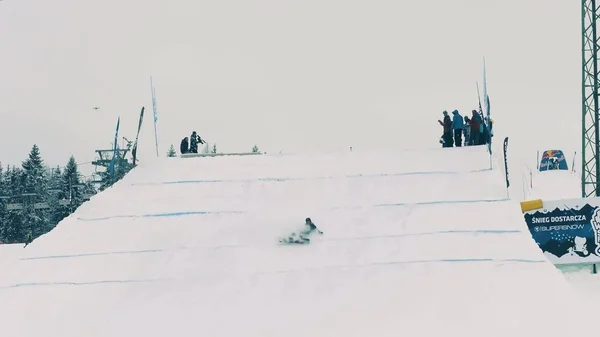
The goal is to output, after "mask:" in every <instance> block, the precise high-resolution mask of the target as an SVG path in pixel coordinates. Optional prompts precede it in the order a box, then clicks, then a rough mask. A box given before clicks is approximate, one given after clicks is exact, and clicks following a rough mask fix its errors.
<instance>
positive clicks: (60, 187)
mask: <svg viewBox="0 0 600 337" xmlns="http://www.w3.org/2000/svg"><path fill="white" fill-rule="evenodd" d="M48 186H49V189H48V191H49V197H48V199H49V200H48V203H49V204H50V219H49V221H50V223H51V227H52V228H54V227H56V225H57V224H58V223H59V222H60V221H61V220H62V219H64V217H66V216H67V215H68V214H69V208H68V206H65V205H62V204H61V201H62V200H64V199H65V192H64V183H63V173H62V171H61V170H60V167H57V168H55V169H54V170H52V174H51V175H50V178H49V181H48Z"/></svg>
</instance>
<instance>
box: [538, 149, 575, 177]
mask: <svg viewBox="0 0 600 337" xmlns="http://www.w3.org/2000/svg"><path fill="white" fill-rule="evenodd" d="M539 167H540V168H539V170H540V172H544V171H550V170H564V171H568V170H569V165H568V164H567V160H566V159H565V154H564V153H563V152H562V151H561V150H547V151H544V153H543V154H542V159H541V160H540V164H539Z"/></svg>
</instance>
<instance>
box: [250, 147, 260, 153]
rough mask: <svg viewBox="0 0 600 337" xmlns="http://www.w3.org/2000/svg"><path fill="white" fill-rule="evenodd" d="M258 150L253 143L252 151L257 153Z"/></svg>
mask: <svg viewBox="0 0 600 337" xmlns="http://www.w3.org/2000/svg"><path fill="white" fill-rule="evenodd" d="M258 151H259V149H258V146H256V145H254V146H253V147H252V153H258Z"/></svg>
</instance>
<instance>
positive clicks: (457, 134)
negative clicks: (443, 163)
mask: <svg viewBox="0 0 600 337" xmlns="http://www.w3.org/2000/svg"><path fill="white" fill-rule="evenodd" d="M464 127H465V124H464V122H463V117H462V116H461V115H460V114H459V113H458V110H454V111H452V130H453V131H454V146H456V147H461V146H462V134H463V128H464Z"/></svg>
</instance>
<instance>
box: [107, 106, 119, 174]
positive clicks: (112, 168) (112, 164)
mask: <svg viewBox="0 0 600 337" xmlns="http://www.w3.org/2000/svg"><path fill="white" fill-rule="evenodd" d="M119 124H121V117H120V116H119V118H118V119H117V129H116V130H115V143H114V147H113V157H112V159H111V161H110V166H109V167H108V172H109V174H110V178H111V181H112V179H113V178H114V176H115V161H116V160H117V150H118V149H119Z"/></svg>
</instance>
